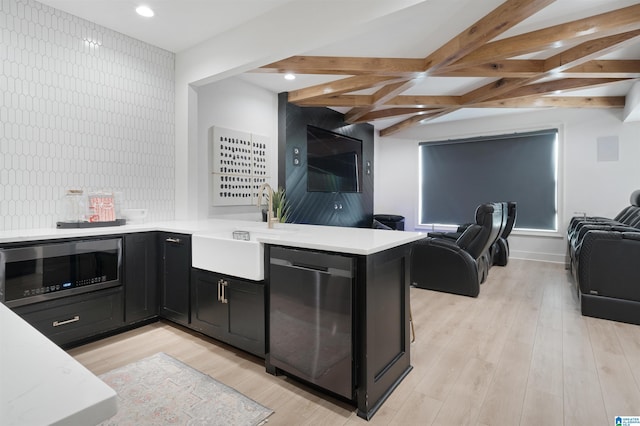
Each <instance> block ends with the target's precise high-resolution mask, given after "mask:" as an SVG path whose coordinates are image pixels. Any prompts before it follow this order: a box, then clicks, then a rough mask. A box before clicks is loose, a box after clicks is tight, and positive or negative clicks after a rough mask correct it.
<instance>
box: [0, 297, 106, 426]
mask: <svg viewBox="0 0 640 426" xmlns="http://www.w3.org/2000/svg"><path fill="white" fill-rule="evenodd" d="M116 412H117V402H116V392H115V391H114V390H113V389H111V388H110V387H109V386H107V385H106V384H105V383H104V382H103V381H102V380H100V379H99V378H97V377H96V376H94V375H93V373H91V372H90V371H89V370H87V369H86V368H85V367H84V366H83V365H82V364H80V363H79V362H77V361H76V360H75V359H74V358H73V357H71V356H70V355H69V354H67V353H66V352H65V351H63V350H62V349H60V348H59V347H58V346H56V345H55V344H54V343H53V342H51V341H50V340H49V339H47V338H46V337H45V336H44V335H42V334H41V333H40V332H39V331H37V330H36V329H35V328H33V327H32V326H31V325H29V324H28V323H27V322H26V321H24V320H23V319H22V318H20V317H19V316H18V315H16V314H15V313H14V312H13V311H11V310H10V309H9V308H7V307H6V306H4V305H3V304H2V303H0V424H1V425H3V426H10V425H16V426H28V425H50V424H56V425H92V424H98V423H100V422H102V421H104V420H106V419H108V418H110V417H111V416H113V415H114V414H116Z"/></svg>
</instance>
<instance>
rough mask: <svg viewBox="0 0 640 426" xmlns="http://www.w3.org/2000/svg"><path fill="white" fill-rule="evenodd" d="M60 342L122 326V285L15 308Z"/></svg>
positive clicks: (78, 339) (45, 333) (59, 343)
mask: <svg viewBox="0 0 640 426" xmlns="http://www.w3.org/2000/svg"><path fill="white" fill-rule="evenodd" d="M14 311H15V312H16V313H17V314H18V315H20V316H21V317H22V318H23V319H24V320H25V321H27V322H28V323H29V324H31V325H32V326H34V327H35V328H36V329H38V330H39V331H40V332H41V333H42V334H44V335H45V336H47V337H48V338H49V339H51V340H52V341H53V342H54V343H56V344H58V345H61V346H63V345H67V344H69V343H78V342H80V341H82V340H88V339H91V338H93V337H96V336H99V335H100V334H103V333H106V332H108V331H111V330H115V329H117V328H119V327H122V325H123V322H122V287H117V288H112V289H107V290H99V291H95V292H92V293H86V294H81V295H78V296H70V297H65V298H63V299H57V300H52V301H48V302H42V303H34V304H32V305H28V306H22V307H19V308H15V309H14Z"/></svg>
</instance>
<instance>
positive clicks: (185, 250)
mask: <svg viewBox="0 0 640 426" xmlns="http://www.w3.org/2000/svg"><path fill="white" fill-rule="evenodd" d="M160 238H161V239H160V244H161V247H162V285H161V295H160V315H161V316H162V317H164V318H167V319H169V320H171V321H175V322H177V323H180V324H183V325H188V324H189V277H190V275H191V236H189V235H184V234H170V233H162V234H161V236H160Z"/></svg>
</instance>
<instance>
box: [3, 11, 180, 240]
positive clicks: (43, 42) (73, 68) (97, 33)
mask: <svg viewBox="0 0 640 426" xmlns="http://www.w3.org/2000/svg"><path fill="white" fill-rule="evenodd" d="M174 59H175V57H174V54H173V53H171V52H168V51H165V50H162V49H160V48H157V47H154V46H151V45H148V44H146V43H143V42H141V41H139V40H135V39H132V38H130V37H127V36H124V35H122V34H120V33H117V32H115V31H112V30H109V29H106V28H103V27H100V26H98V25H96V24H94V23H92V22H89V21H85V20H83V19H80V18H78V17H75V16H73V15H70V14H68V13H65V12H62V11H59V10H56V9H53V8H51V7H49V6H45V5H43V4H41V3H38V2H36V1H33V0H2V1H0V231H2V230H16V229H28V228H47V227H52V226H55V222H56V221H57V220H60V218H61V215H62V211H61V204H62V203H61V200H62V198H63V196H64V194H65V191H66V190H67V189H76V188H77V189H83V190H84V191H86V192H89V191H100V190H107V191H116V192H120V193H122V197H121V198H122V200H121V202H122V207H124V208H146V209H148V210H149V219H150V220H167V219H171V218H173V215H174V186H175V185H174V161H173V159H174V146H175V144H174Z"/></svg>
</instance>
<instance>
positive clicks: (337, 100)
mask: <svg viewBox="0 0 640 426" xmlns="http://www.w3.org/2000/svg"><path fill="white" fill-rule="evenodd" d="M372 104H373V96H372V95H340V96H329V97H325V98H313V99H305V100H303V101H299V102H298V103H296V105H298V106H303V107H341V108H358V107H365V106H369V105H372Z"/></svg>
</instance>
